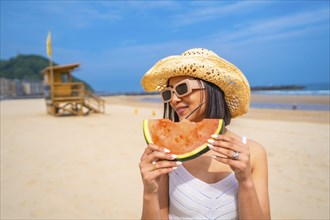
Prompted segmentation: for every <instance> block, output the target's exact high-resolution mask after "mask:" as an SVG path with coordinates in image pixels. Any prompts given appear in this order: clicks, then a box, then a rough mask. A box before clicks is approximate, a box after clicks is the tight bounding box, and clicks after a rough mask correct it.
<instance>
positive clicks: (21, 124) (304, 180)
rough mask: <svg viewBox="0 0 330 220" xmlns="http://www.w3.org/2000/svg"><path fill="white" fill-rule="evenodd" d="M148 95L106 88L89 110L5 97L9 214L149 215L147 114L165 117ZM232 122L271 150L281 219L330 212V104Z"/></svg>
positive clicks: (272, 184) (5, 205) (254, 113)
mask: <svg viewBox="0 0 330 220" xmlns="http://www.w3.org/2000/svg"><path fill="white" fill-rule="evenodd" d="M141 98H144V97H139V96H136V97H135V96H134V97H129V96H115V97H105V99H106V101H107V105H106V113H105V114H90V115H89V116H85V117H84V116H81V117H54V116H50V115H47V114H46V108H45V102H44V100H42V99H30V100H5V101H1V102H0V104H1V207H0V208H1V219H138V218H140V213H141V209H142V190H143V186H142V181H141V177H140V173H139V168H138V163H139V160H140V155H141V153H142V151H143V150H144V147H145V146H146V144H145V141H144V138H143V134H142V120H143V119H145V118H160V117H162V110H161V108H162V105H161V104H159V103H141V102H140V99H141ZM256 98H261V99H262V97H260V96H259V97H254V100H255V99H256ZM264 98H267V100H269V99H271V98H276V99H278V98H279V97H274V96H267V97H264ZM326 98H328V100H329V97H326ZM299 99H301V100H300V101H301V102H304V98H302V97H300V98H299ZM308 100H309V101H312V102H316V103H324V102H325V103H326V104H329V102H326V100H325V99H324V98H322V97H321V99H320V100H318V101H317V100H316V98H315V99H311V98H310V97H306V99H305V102H309V101H308ZM278 101H281V98H279V99H278ZM285 102H286V100H285V99H283V103H285ZM229 129H231V130H232V131H234V132H237V133H238V134H241V135H246V136H248V137H249V138H252V139H255V140H257V141H258V142H260V143H261V144H262V145H264V147H265V148H266V150H267V153H268V160H269V188H270V200H271V212H272V218H273V219H329V218H330V216H329V112H328V111H292V110H270V109H251V110H250V111H249V113H248V114H247V115H245V116H243V117H241V118H238V119H234V120H233V121H232V124H231V125H230V126H229Z"/></svg>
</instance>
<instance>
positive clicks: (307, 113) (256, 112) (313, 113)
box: [102, 95, 330, 124]
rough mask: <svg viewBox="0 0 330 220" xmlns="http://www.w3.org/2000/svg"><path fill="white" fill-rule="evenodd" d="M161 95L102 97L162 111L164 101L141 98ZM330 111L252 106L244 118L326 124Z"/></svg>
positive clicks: (261, 98)
mask: <svg viewBox="0 0 330 220" xmlns="http://www.w3.org/2000/svg"><path fill="white" fill-rule="evenodd" d="M158 97H159V95H147V96H145V95H143V96H106V97H102V98H103V99H104V100H105V101H106V103H107V104H108V105H110V106H111V105H127V106H131V107H135V108H141V107H144V108H153V109H158V111H162V109H163V103H160V102H147V101H141V99H146V98H147V99H149V98H150V99H154V98H158ZM251 100H253V101H255V102H277V103H284V104H285V103H286V104H287V103H290V102H291V100H295V101H296V103H299V104H322V105H325V104H328V105H329V102H328V100H329V97H324V96H317V97H305V96H304V97H303V96H298V97H297V96H290V97H283V96H273V95H252V97H251ZM329 116H330V111H324V110H322V111H318V110H301V109H296V110H292V109H278V108H250V109H249V111H248V113H247V114H245V115H243V116H242V118H251V119H259V120H262V119H267V120H276V121H279V120H284V121H286V120H288V121H303V122H315V123H322V124H326V123H329Z"/></svg>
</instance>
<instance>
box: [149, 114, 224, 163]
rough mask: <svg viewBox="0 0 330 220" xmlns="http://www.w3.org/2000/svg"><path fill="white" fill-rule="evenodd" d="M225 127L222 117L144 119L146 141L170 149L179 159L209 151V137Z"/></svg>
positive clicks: (182, 159) (190, 157)
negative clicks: (193, 119) (193, 120)
mask: <svg viewBox="0 0 330 220" xmlns="http://www.w3.org/2000/svg"><path fill="white" fill-rule="evenodd" d="M223 128H224V121H223V120H222V119H204V120H202V121H200V122H191V121H189V120H182V121H180V122H173V121H171V120H169V119H150V120H148V119H146V120H144V121H143V134H144V138H145V139H146V142H147V143H148V144H156V145H158V146H161V147H165V148H167V149H169V150H170V151H171V153H172V154H176V155H177V158H176V160H179V161H187V160H190V159H193V158H196V157H198V156H200V155H202V154H204V153H205V152H207V151H208V150H209V147H208V146H207V139H209V138H210V137H211V135H212V134H220V133H221V132H222V130H223Z"/></svg>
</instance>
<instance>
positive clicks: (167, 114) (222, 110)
mask: <svg viewBox="0 0 330 220" xmlns="http://www.w3.org/2000/svg"><path fill="white" fill-rule="evenodd" d="M201 82H202V83H203V84H204V87H205V89H206V118H222V119H223V120H224V122H225V125H229V124H230V121H231V115H230V111H229V108H228V106H227V103H226V101H225V97H224V93H223V91H222V90H221V89H220V88H219V87H218V86H216V85H214V84H213V83H210V82H207V81H204V80H201ZM163 118H168V119H170V120H172V121H175V122H177V121H179V116H178V115H177V114H176V112H175V111H174V110H173V108H172V107H171V105H170V104H169V103H164V113H163Z"/></svg>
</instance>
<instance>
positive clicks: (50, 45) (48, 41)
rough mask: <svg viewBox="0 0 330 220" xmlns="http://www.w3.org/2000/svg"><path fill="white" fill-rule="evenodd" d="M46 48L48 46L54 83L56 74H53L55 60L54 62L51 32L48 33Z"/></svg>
mask: <svg viewBox="0 0 330 220" xmlns="http://www.w3.org/2000/svg"><path fill="white" fill-rule="evenodd" d="M46 46H47V55H48V58H49V68H50V75H51V82H52V83H53V82H54V72H53V60H52V36H51V32H50V31H48V36H47V41H46Z"/></svg>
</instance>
